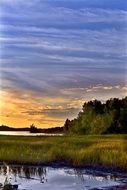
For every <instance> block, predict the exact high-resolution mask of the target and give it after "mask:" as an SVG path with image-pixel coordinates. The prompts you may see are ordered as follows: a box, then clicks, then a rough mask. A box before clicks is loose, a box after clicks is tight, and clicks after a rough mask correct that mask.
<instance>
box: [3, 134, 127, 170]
mask: <svg viewBox="0 0 127 190" xmlns="http://www.w3.org/2000/svg"><path fill="white" fill-rule="evenodd" d="M0 137H1V138H0V161H1V164H3V163H4V162H5V163H8V164H13V165H19V164H20V165H28V166H29V165H36V166H49V167H50V166H51V167H73V168H85V169H86V168H93V169H95V170H101V171H109V172H124V173H126V172H127V164H126V163H127V149H126V146H127V135H120V136H119V135H118V136H117V135H110V136H107V135H106V136H104V135H100V136H57V137H56V136H50V137H48V136H43V137H42V136H41V137H38V136H37V137H35V136H34V137H24V136H0Z"/></svg>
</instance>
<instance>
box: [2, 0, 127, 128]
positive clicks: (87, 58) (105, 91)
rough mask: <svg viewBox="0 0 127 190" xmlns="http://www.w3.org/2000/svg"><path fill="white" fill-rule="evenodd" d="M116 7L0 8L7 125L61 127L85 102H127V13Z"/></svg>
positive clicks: (10, 2) (13, 0)
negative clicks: (126, 98)
mask: <svg viewBox="0 0 127 190" xmlns="http://www.w3.org/2000/svg"><path fill="white" fill-rule="evenodd" d="M113 1H114V0H110V3H109V1H108V3H107V1H104V3H103V4H100V1H96V3H94V2H93V1H91V3H90V1H88V0H85V1H82V0H79V1H75V2H74V1H72V0H70V1H66V0H63V1H58V0H55V1H51V0H46V1H45V0H44V1H41V0H33V1H30V0H28V1H21V0H1V1H0V6H1V14H0V17H1V18H0V27H1V31H0V42H1V46H0V49H1V50H0V51H1V57H0V59H1V60H0V61H1V81H2V84H1V90H2V93H3V92H4V95H5V97H4V99H3V102H8V103H7V105H6V106H5V104H4V105H3V106H4V108H3V111H2V118H3V119H2V120H3V121H6V123H9V122H10V121H11V119H12V124H13V125H15V126H16V121H15V119H14V118H16V120H17V121H19V123H20V124H21V125H23V122H21V115H22V117H23V120H24V125H26V124H29V123H30V121H37V122H38V123H37V124H38V125H41V126H46V127H47V126H50V125H53V126H55V125H62V124H63V122H64V119H65V118H66V117H74V116H75V115H76V114H77V112H78V111H79V109H81V105H82V103H83V102H84V101H87V100H90V99H94V98H98V99H101V100H103V101H104V100H106V99H107V98H110V97H115V96H117V97H123V96H125V95H126V83H127V77H126V73H127V64H126V63H127V51H126V49H127V42H126V39H127V24H126V19H127V10H126V7H123V5H122V4H120V2H123V0H118V1H117V3H116V2H115V4H114V3H112V2H113ZM72 2H73V3H72ZM118 5H119V6H118ZM14 110H18V111H16V113H15V111H14Z"/></svg>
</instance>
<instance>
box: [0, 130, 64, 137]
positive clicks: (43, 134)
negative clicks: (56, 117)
mask: <svg viewBox="0 0 127 190" xmlns="http://www.w3.org/2000/svg"><path fill="white" fill-rule="evenodd" d="M0 135H14V136H62V135H63V134H50V133H30V132H29V131H0Z"/></svg>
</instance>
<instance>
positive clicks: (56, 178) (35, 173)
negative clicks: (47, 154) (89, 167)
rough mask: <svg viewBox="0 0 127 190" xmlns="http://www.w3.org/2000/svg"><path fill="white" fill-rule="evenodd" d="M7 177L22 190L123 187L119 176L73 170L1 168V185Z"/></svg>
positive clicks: (32, 167)
mask: <svg viewBox="0 0 127 190" xmlns="http://www.w3.org/2000/svg"><path fill="white" fill-rule="evenodd" d="M6 177H7V178H8V180H9V182H10V183H11V184H14V183H17V184H18V185H19V189H20V190H24V189H25V190H35V189H36V190H43V189H47V190H51V189H55V190H66V189H67V190H72V189H73V190H77V189H78V190H80V189H81V190H90V189H95V188H96V189H106V188H109V187H112V186H116V187H117V186H119V185H121V181H120V178H118V177H117V176H114V175H109V174H107V175H105V174H96V172H92V171H86V170H83V169H71V168H69V169H68V168H55V169H53V168H50V167H35V166H7V165H3V166H0V183H4V180H5V178H6Z"/></svg>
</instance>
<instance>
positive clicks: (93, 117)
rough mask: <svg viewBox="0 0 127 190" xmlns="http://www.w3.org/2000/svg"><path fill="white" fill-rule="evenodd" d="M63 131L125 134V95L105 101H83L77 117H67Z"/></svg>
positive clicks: (126, 119) (126, 127) (126, 121)
mask: <svg viewBox="0 0 127 190" xmlns="http://www.w3.org/2000/svg"><path fill="white" fill-rule="evenodd" d="M64 132H65V133H70V134H126V133H127V97H125V98H123V99H118V98H114V99H110V100H107V101H106V102H105V103H102V102H101V101H98V100H94V101H89V102H87V103H84V105H83V107H82V111H80V112H79V114H78V116H77V118H74V119H73V120H69V119H67V120H66V121H65V124H64Z"/></svg>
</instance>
